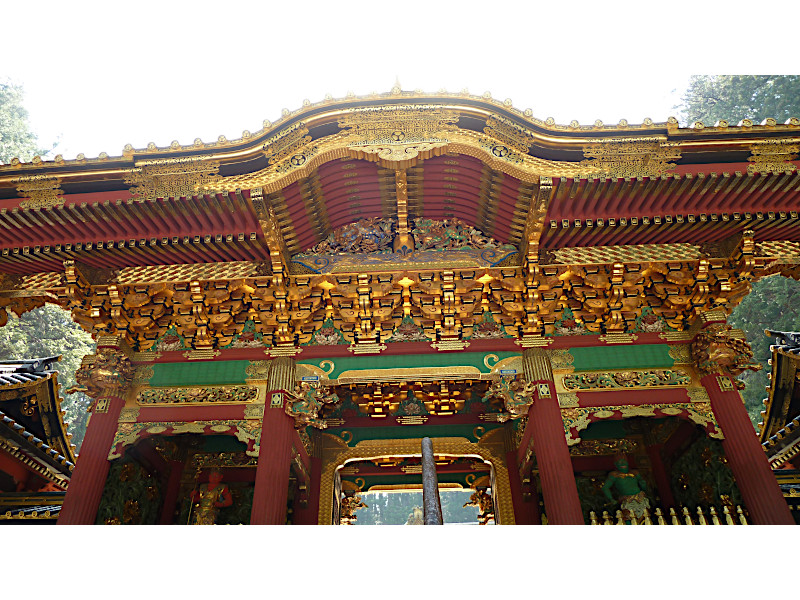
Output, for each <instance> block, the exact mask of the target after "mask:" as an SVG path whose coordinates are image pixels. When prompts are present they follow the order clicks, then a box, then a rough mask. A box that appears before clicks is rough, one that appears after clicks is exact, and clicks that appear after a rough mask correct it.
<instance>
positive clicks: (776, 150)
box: [747, 138, 800, 174]
mask: <svg viewBox="0 0 800 600" xmlns="http://www.w3.org/2000/svg"><path fill="white" fill-rule="evenodd" d="M798 152H800V139H797V138H794V139H782V140H781V139H779V140H766V141H762V142H757V143H755V144H753V146H752V147H751V150H750V158H748V159H747V160H748V161H750V164H749V165H748V166H747V173H748V174H753V173H792V172H794V171H797V166H796V165H794V164H793V163H792V162H791V161H793V160H797V156H798Z"/></svg>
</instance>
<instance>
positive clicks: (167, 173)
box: [125, 156, 221, 200]
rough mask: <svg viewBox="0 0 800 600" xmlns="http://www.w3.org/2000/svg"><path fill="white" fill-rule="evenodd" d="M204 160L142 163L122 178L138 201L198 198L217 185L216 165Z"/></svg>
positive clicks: (218, 177) (203, 157) (167, 160)
mask: <svg viewBox="0 0 800 600" xmlns="http://www.w3.org/2000/svg"><path fill="white" fill-rule="evenodd" d="M207 158H208V157H205V156H197V157H190V158H174V159H165V160H151V161H142V162H141V163H138V165H137V166H136V168H134V169H132V170H131V171H130V172H129V173H128V175H127V176H126V177H125V183H127V184H129V185H130V186H131V190H130V191H131V194H136V195H138V196H139V197H141V198H147V199H148V200H155V199H156V198H181V197H191V196H195V195H197V194H202V193H204V191H207V190H209V189H213V187H214V185H215V184H216V183H217V182H219V181H220V179H221V178H220V176H219V174H218V173H219V162H218V161H213V160H207Z"/></svg>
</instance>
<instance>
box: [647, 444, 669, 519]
mask: <svg viewBox="0 0 800 600" xmlns="http://www.w3.org/2000/svg"><path fill="white" fill-rule="evenodd" d="M663 447H664V445H663V444H651V445H648V446H646V450H647V456H648V457H649V458H650V465H651V467H652V469H653V478H654V479H655V480H656V485H657V486H658V495H659V496H660V497H661V504H662V505H663V506H662V507H661V508H664V509H670V508H674V507H675V497H674V496H673V495H672V487H671V486H670V481H669V475H668V474H667V470H666V469H665V468H664V461H663V459H662V458H661V449H662V448H663Z"/></svg>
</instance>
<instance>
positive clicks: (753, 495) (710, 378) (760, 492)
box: [700, 374, 794, 525]
mask: <svg viewBox="0 0 800 600" xmlns="http://www.w3.org/2000/svg"><path fill="white" fill-rule="evenodd" d="M700 381H701V383H702V384H703V387H705V388H706V391H707V392H708V396H709V398H710V399H711V408H712V410H713V411H714V415H715V416H716V418H717V423H718V424H719V426H720V429H722V434H723V435H724V436H725V439H723V440H722V447H723V449H724V450H725V456H726V457H727V459H728V465H730V467H731V471H733V476H734V477H735V478H736V484H737V485H738V487H739V491H740V492H741V494H742V499H743V500H744V503H745V504H746V505H747V510H748V511H749V512H750V516H751V517H752V519H753V522H754V523H756V524H758V525H794V519H793V518H792V515H791V512H790V511H789V507H788V506H787V504H786V501H785V500H784V499H783V494H782V493H781V490H780V488H779V487H778V483H777V481H776V480H775V475H774V474H773V473H772V469H771V468H770V466H769V462H768V461H767V455H766V454H765V453H764V449H763V448H762V447H761V444H760V443H759V442H758V437H757V436H756V432H755V430H754V429H753V425H752V423H751V421H750V417H749V416H748V415H747V411H746V410H745V408H744V404H743V403H742V398H741V396H740V395H739V392H738V390H737V389H736V387H735V385H734V384H733V381H731V378H730V377H729V376H727V375H715V374H711V375H706V376H704V377H703V378H702V379H701V380H700Z"/></svg>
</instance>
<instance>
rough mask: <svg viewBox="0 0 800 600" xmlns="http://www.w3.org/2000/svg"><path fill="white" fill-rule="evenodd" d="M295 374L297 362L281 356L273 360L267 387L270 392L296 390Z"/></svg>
mask: <svg viewBox="0 0 800 600" xmlns="http://www.w3.org/2000/svg"><path fill="white" fill-rule="evenodd" d="M294 372H295V362H294V359H292V358H289V357H288V356H281V357H278V358H275V359H273V360H272V363H271V364H270V367H269V383H268V385H267V387H268V389H269V390H270V391H277V390H283V391H291V390H293V389H294V377H295V375H294Z"/></svg>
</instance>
